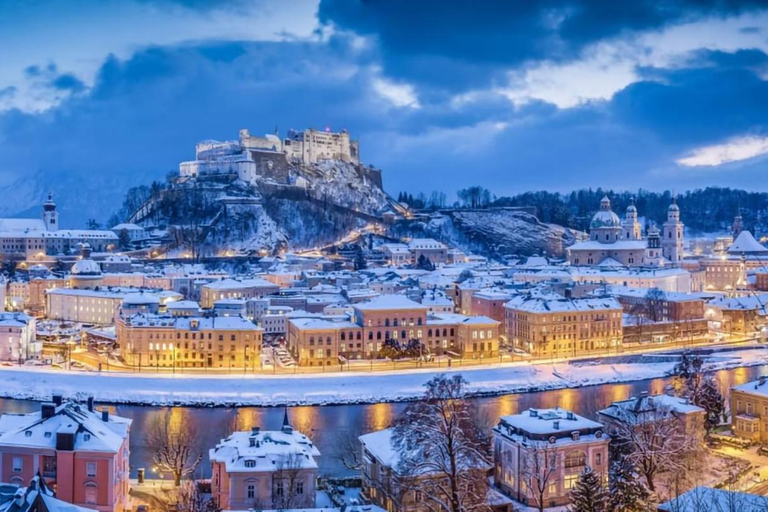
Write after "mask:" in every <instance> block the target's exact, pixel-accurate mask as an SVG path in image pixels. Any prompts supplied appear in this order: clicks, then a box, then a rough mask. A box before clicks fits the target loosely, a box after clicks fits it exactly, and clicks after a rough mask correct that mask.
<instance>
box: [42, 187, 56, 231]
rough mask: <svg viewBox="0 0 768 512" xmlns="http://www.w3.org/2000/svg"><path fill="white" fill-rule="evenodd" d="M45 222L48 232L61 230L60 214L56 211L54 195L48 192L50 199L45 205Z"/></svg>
mask: <svg viewBox="0 0 768 512" xmlns="http://www.w3.org/2000/svg"><path fill="white" fill-rule="evenodd" d="M43 222H45V230H46V231H56V230H57V229H59V212H57V211H56V203H54V202H53V194H52V193H50V192H48V199H46V200H45V202H44V203H43Z"/></svg>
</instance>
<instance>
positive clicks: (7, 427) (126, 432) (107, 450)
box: [0, 396, 132, 512]
mask: <svg viewBox="0 0 768 512" xmlns="http://www.w3.org/2000/svg"><path fill="white" fill-rule="evenodd" d="M131 421H132V420H130V419H128V418H121V417H119V416H114V415H110V414H109V412H108V411H107V409H103V410H102V411H95V410H94V408H93V399H92V398H90V399H88V402H87V404H79V403H76V402H69V401H68V402H64V401H63V400H62V397H61V396H54V397H53V402H45V403H43V404H42V405H41V407H40V411H38V412H33V413H29V414H4V415H3V416H2V417H0V481H3V482H9V483H11V484H15V485H19V486H21V485H23V484H24V483H26V482H30V481H32V480H33V479H34V478H35V476H36V475H37V474H38V473H39V474H40V475H41V476H42V478H43V479H44V483H45V485H46V486H48V487H49V488H51V489H53V490H54V491H55V492H56V496H57V498H58V499H60V500H63V501H66V502H67V503H71V504H73V505H76V506H78V507H85V508H89V509H94V510H98V511H100V512H123V511H127V510H131V502H130V497H129V491H130V488H129V486H130V483H129V471H130V467H129V462H128V458H129V436H130V428H131Z"/></svg>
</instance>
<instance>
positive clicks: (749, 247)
mask: <svg viewBox="0 0 768 512" xmlns="http://www.w3.org/2000/svg"><path fill="white" fill-rule="evenodd" d="M766 253H768V249H767V248H765V246H763V245H762V244H761V243H760V242H758V241H757V240H755V237H754V236H752V233H750V232H749V231H747V230H744V231H742V232H741V233H739V236H737V237H736V240H734V241H733V243H732V244H731V246H730V247H728V254H766Z"/></svg>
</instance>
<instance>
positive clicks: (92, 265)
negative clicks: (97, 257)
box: [70, 260, 101, 276]
mask: <svg viewBox="0 0 768 512" xmlns="http://www.w3.org/2000/svg"><path fill="white" fill-rule="evenodd" d="M70 272H72V274H74V275H76V276H100V275H101V267H99V264H98V263H96V262H95V261H93V260H80V261H78V262H76V263H75V264H74V265H72V270H71V271H70Z"/></svg>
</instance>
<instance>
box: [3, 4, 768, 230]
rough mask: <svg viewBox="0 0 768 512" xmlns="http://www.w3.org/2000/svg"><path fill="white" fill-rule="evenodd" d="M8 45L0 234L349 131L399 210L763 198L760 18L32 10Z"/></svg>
mask: <svg viewBox="0 0 768 512" xmlns="http://www.w3.org/2000/svg"><path fill="white" fill-rule="evenodd" d="M0 33H1V34H3V37H2V38H0V184H5V185H6V188H5V189H3V190H9V189H8V187H7V185H8V184H15V185H13V186H14V187H16V189H18V190H19V191H20V192H18V194H15V195H17V196H18V199H17V201H15V202H14V201H10V202H9V204H10V205H12V206H8V207H6V208H5V210H3V209H2V208H1V207H0V210H3V213H12V212H9V211H8V210H9V209H13V208H15V209H17V210H22V209H23V208H22V206H31V204H32V203H34V202H36V201H38V199H39V196H40V194H41V193H42V192H41V191H42V189H43V188H47V189H52V190H55V191H56V193H57V194H58V195H59V196H65V197H66V196H67V195H72V194H74V193H75V191H73V190H72V189H77V190H76V192H77V193H78V194H81V195H82V194H93V193H94V190H98V189H99V188H101V189H104V188H110V189H121V188H123V187H125V186H129V185H131V184H140V183H145V182H148V181H151V180H152V179H158V178H159V179H162V178H163V177H164V176H165V175H166V173H167V172H168V171H170V170H172V169H174V168H177V167H178V163H179V162H180V161H182V160H188V159H192V158H193V157H194V144H195V143H196V142H198V141H200V140H203V139H219V140H226V139H234V138H236V137H237V133H238V131H239V130H240V129H241V128H248V129H249V130H250V131H251V133H268V132H269V133H272V132H273V131H274V130H275V129H277V130H279V131H280V132H281V133H282V134H284V133H285V131H287V130H288V129H290V128H295V129H302V128H308V127H314V128H321V129H322V128H325V127H330V128H331V129H333V130H337V129H341V128H345V129H347V130H349V131H350V132H351V134H352V136H353V138H358V139H359V140H360V148H361V149H360V151H361V158H362V160H363V161H364V162H365V163H368V164H372V165H375V166H376V167H378V168H380V169H382V170H383V178H384V185H385V188H386V189H387V191H388V192H390V193H391V194H393V195H397V193H398V192H399V191H401V190H408V191H411V192H418V191H424V192H425V193H429V192H430V191H432V190H442V191H445V192H447V193H448V194H449V197H451V196H452V194H453V192H454V191H455V190H456V189H458V188H462V187H466V186H471V185H482V186H484V187H486V188H488V189H490V190H491V191H492V192H494V193H495V194H496V195H505V194H513V193H516V192H523V191H527V190H550V191H561V192H566V191H570V190H572V189H575V188H581V187H593V188H596V187H604V188H614V189H620V190H636V189H638V188H644V189H650V190H666V189H671V190H676V191H683V190H687V189H693V188H698V187H704V186H709V185H719V186H737V187H740V188H746V189H752V190H768V180H766V179H765V178H766V176H767V175H768V173H766V169H768V167H767V166H768V2H766V1H748V0H745V1H742V2H740V1H736V0H730V1H728V0H675V1H669V2H667V1H664V2H660V1H654V0H636V1H633V2H615V1H608V0H606V1H601V0H526V1H524V2H523V1H520V2H517V1H491V0H475V1H473V2H466V1H452V0H441V1H433V0H420V1H418V2H413V1H411V0H387V1H383V0H370V1H364V2H359V1H352V0H319V1H317V0H314V1H313V0H282V1H266V0H220V1H217V2H209V1H206V0H119V1H118V0H71V1H68V2H60V1H56V0H28V1H25V2H0ZM33 181H34V182H35V185H34V186H33V185H30V183H31V182H33ZM20 183H21V184H20ZM25 184H26V185H25ZM25 186H26V188H24V187H25ZM16 189H10V190H16ZM114 192H115V191H112V192H110V194H112V193H114ZM119 192H120V193H122V192H123V191H122V190H120V191H119ZM110 194H106V195H105V196H104V200H103V201H104V204H101V203H99V204H100V206H99V208H102V209H104V210H108V209H109V208H110V206H111V205H113V203H114V202H115V201H116V200H117V199H115V198H116V197H117V196H113V195H110ZM96 202H97V203H98V201H96ZM17 203H18V204H17ZM26 203H30V205H26ZM94 204H96V203H94ZM109 213H111V212H105V213H104V217H107V216H108V215H109Z"/></svg>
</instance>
